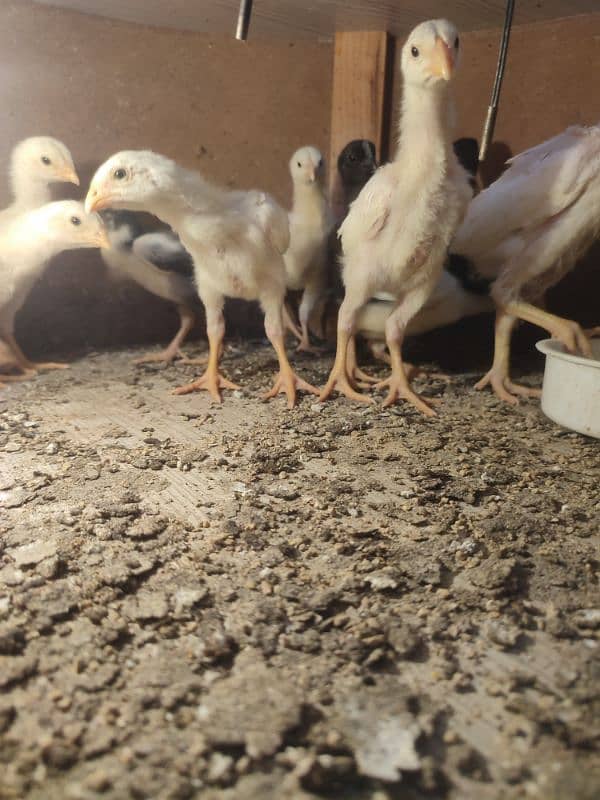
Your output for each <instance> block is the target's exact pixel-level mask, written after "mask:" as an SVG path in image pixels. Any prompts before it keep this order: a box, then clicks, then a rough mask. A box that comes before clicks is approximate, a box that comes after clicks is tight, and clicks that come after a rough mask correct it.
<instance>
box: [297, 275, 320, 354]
mask: <svg viewBox="0 0 600 800" xmlns="http://www.w3.org/2000/svg"><path fill="white" fill-rule="evenodd" d="M323 290H324V287H323V281H322V278H321V274H320V273H319V274H317V275H315V276H314V277H313V278H312V280H309V281H308V282H307V284H306V286H305V287H304V291H303V292H302V300H301V301H300V308H299V309H298V316H299V318H300V328H301V330H302V337H301V339H300V343H299V345H298V347H297V348H296V349H297V350H298V351H300V352H305V353H320V352H321V349H320V348H318V347H313V346H312V345H311V343H310V337H309V334H308V323H309V320H310V317H311V314H312V313H313V310H314V308H315V306H316V305H317V303H318V301H319V299H320V297H321V295H322V294H323Z"/></svg>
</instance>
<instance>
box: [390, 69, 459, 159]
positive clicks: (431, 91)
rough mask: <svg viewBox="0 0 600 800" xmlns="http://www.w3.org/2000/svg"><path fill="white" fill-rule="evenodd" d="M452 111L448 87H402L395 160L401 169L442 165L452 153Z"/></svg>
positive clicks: (453, 112) (452, 106)
mask: <svg viewBox="0 0 600 800" xmlns="http://www.w3.org/2000/svg"><path fill="white" fill-rule="evenodd" d="M454 116H455V109H454V103H453V99H452V95H451V93H450V89H449V87H448V86H447V85H439V84H438V85H437V86H435V87H433V88H432V87H424V86H415V85H413V84H410V83H408V84H405V86H404V96H403V100H402V111H401V114H400V120H399V124H398V149H397V151H396V156H395V158H394V161H396V162H402V167H403V170H404V169H408V170H410V169H413V170H414V169H415V168H417V169H419V170H420V169H422V168H423V167H427V166H433V165H436V164H437V165H439V166H443V165H444V164H445V163H446V162H447V161H448V159H449V158H450V156H451V153H452V129H453V127H454Z"/></svg>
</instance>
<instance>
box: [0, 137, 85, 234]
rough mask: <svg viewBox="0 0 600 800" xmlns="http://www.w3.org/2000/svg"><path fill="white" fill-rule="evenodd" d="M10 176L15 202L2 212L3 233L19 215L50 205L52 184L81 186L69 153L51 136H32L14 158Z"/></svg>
mask: <svg viewBox="0 0 600 800" xmlns="http://www.w3.org/2000/svg"><path fill="white" fill-rule="evenodd" d="M9 174H10V186H11V190H12V195H13V201H12V203H11V204H10V205H9V206H8V207H7V208H5V209H3V210H2V211H0V231H1V230H2V228H3V226H4V225H5V224H8V223H9V222H11V220H13V219H14V218H15V217H17V216H18V215H19V214H23V213H24V212H26V211H31V210H32V209H33V208H39V207H40V206H43V205H46V204H47V203H49V202H50V200H51V199H52V198H51V195H50V186H49V184H51V183H61V182H62V183H74V184H75V185H76V186H79V178H78V177H77V172H76V171H75V166H74V164H73V159H72V157H71V153H70V152H69V149H68V148H67V146H66V145H64V144H63V143H62V142H59V141H58V139H53V138H52V137H50V136H32V137H30V138H29V139H23V141H21V142H19V144H17V145H16V147H15V148H14V149H13V151H12V154H11V158H10V168H9Z"/></svg>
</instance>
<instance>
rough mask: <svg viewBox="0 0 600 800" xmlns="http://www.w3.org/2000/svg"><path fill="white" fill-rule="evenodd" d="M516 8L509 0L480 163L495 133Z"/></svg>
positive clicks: (512, 0) (482, 140)
mask: <svg viewBox="0 0 600 800" xmlns="http://www.w3.org/2000/svg"><path fill="white" fill-rule="evenodd" d="M514 10H515V0H508V2H507V4H506V16H505V17H504V30H503V31H502V40H501V42H500V53H499V54H498V64H497V66H496V77H495V79H494V88H493V89H492V99H491V100H490V105H489V107H488V112H487V116H486V118H485V124H484V126H483V133H482V135H481V147H480V149H479V163H480V164H481V162H482V161H485V157H486V155H487V151H488V147H489V146H490V142H491V141H492V136H493V135H494V127H495V125H496V115H497V114H498V103H499V101H500V89H501V87H502V78H503V77H504V68H505V67H506V53H507V51H508V42H509V39H510V29H511V27H512V18H513V13H514Z"/></svg>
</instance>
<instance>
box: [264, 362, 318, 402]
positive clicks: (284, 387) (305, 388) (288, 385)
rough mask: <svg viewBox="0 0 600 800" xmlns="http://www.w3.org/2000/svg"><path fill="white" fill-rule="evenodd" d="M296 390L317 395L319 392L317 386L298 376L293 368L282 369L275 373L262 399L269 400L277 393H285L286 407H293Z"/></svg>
mask: <svg viewBox="0 0 600 800" xmlns="http://www.w3.org/2000/svg"><path fill="white" fill-rule="evenodd" d="M298 390H299V391H302V392H308V393H309V394H314V395H317V396H318V394H319V390H318V389H317V388H315V387H314V386H312V385H311V384H310V383H308V382H307V381H305V380H303V379H302V378H300V377H298V375H296V373H295V372H294V371H293V370H291V369H290V370H289V371H287V370H285V371H283V370H282V371H281V372H279V373H278V374H277V377H276V378H275V382H274V383H273V386H272V387H271V389H269V391H268V392H267V393H266V394H264V395H263V399H265V400H271V399H272V398H273V397H276V396H277V395H278V394H282V393H285V394H286V395H287V399H288V408H293V407H294V406H295V405H296V391H298Z"/></svg>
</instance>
